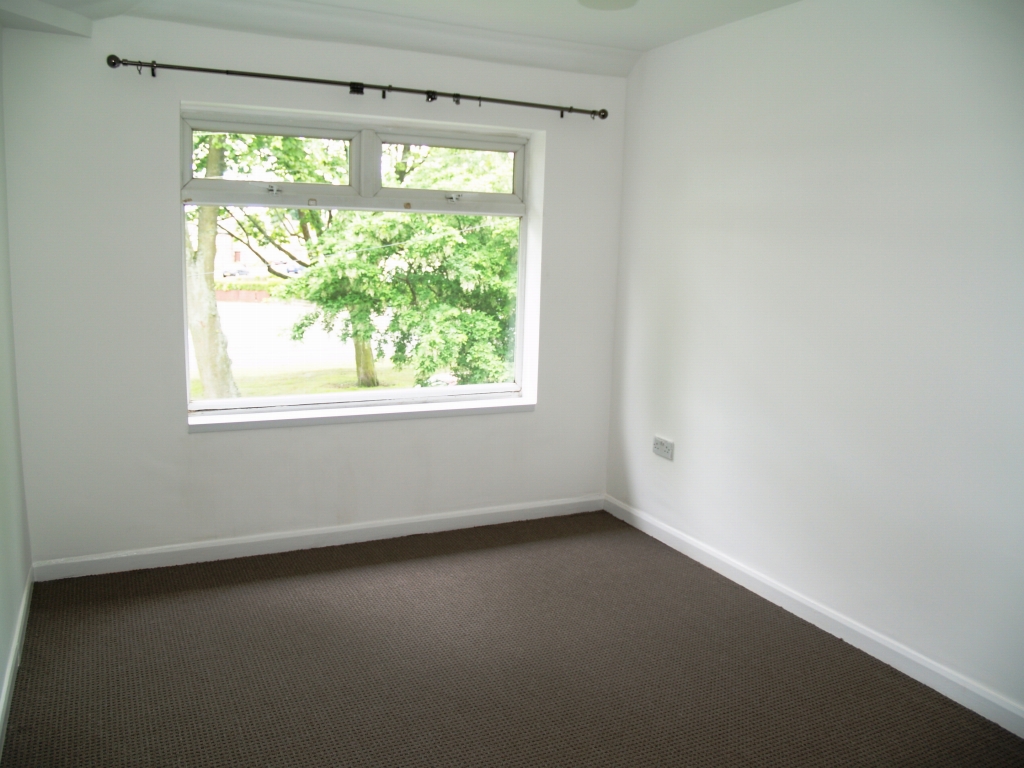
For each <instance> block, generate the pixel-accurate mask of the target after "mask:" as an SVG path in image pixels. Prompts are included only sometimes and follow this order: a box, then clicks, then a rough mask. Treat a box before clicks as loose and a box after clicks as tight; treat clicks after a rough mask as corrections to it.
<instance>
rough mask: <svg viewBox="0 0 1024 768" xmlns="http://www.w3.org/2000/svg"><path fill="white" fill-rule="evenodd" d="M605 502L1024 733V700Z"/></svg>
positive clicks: (837, 633)
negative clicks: (1015, 697) (1009, 697)
mask: <svg viewBox="0 0 1024 768" xmlns="http://www.w3.org/2000/svg"><path fill="white" fill-rule="evenodd" d="M604 508H605V510H607V511H608V512H610V513H611V514H613V515H615V516H616V517H617V518H619V519H620V520H622V521H623V522H625V523H629V524H630V525H632V526H633V527H634V528H637V529H638V530H640V531H643V532H644V533H646V534H648V535H649V536H652V537H654V538H656V539H658V540H659V541H661V542H663V543H664V544H667V545H668V546H670V547H672V548H673V549H675V550H678V551H679V552H682V553H683V554H684V555H687V556H688V557H691V558H693V559H694V560H696V561H697V562H699V563H701V564H702V565H706V566H707V567H708V568H711V569H712V570H713V571H716V572H718V573H720V574H721V575H723V576H725V577H726V578H727V579H729V580H730V581H734V582H736V583H737V584H739V585H741V586H743V587H746V588H747V589H749V590H750V591H751V592H754V593H755V594H757V595H760V596H761V597H763V598H765V599H766V600H768V601H769V602H772V603H775V605H778V606H780V607H781V608H785V609H786V610H787V611H789V612H790V613H792V614H794V615H796V616H799V617H800V618H801V619H803V620H804V621H808V622H810V623H811V624H814V625H815V626H816V627H819V628H820V629H823V630H825V631H826V632H828V633H829V634H831V635H835V636H836V637H838V638H841V639H842V640H844V641H846V642H847V643H849V644H850V645H852V646H854V647H855V648H859V649H860V650H862V651H864V652H865V653H867V654H869V655H871V656H874V657H875V658H876V659H878V660H879V661H882V662H885V663H886V664H888V665H889V666H891V667H893V668H895V669H898V670H899V671H900V672H902V673H903V674H905V675H908V676H909V677H912V678H914V679H915V680H917V681H918V682H920V683H924V684H925V685H927V686H928V687H929V688H932V689H934V690H936V691H938V692H939V693H941V694H942V695H944V696H946V697H948V698H950V699H952V700H953V701H955V702H957V703H958V704H961V705H963V706H965V707H967V708H968V709H970V710H973V711H974V712H977V713H978V714H979V715H981V716H982V717H985V718H987V719H989V720H991V721H992V722H994V723H997V724H999V725H1001V726H1002V727H1003V728H1005V729H1006V730H1008V731H1010V732H1011V733H1014V734H1016V735H1017V736H1020V737H1022V738H1024V706H1022V705H1021V704H1019V703H1018V702H1015V701H1013V700H1011V699H1008V698H1006V697H1005V696H1003V695H1002V694H1000V693H997V692H996V691H993V690H991V689H990V688H987V687H985V686H984V685H982V684H981V683H979V682H977V681H976V680H972V679H971V678H969V677H967V676H965V675H962V674H960V673H959V672H956V671H954V670H952V669H949V668H948V667H945V666H943V665H942V664H939V663H938V662H935V661H932V660H931V659H929V658H928V657H927V656H924V655H922V654H920V653H918V652H917V651H915V650H913V649H911V648H908V647H907V646H905V645H902V644H901V643H898V642H896V641H895V640H893V639H892V638H889V637H886V636H885V635H883V634H881V633H879V632H876V631H875V630H873V629H871V628H870V627H866V626H864V625H863V624H860V623H858V622H857V621H854V620H853V619H851V618H849V617H848V616H844V615H843V614H841V613H839V612H837V611H834V610H832V609H831V608H829V607H828V606H825V605H822V604H821V603H818V602H815V601H814V600H812V599H811V598H809V597H807V596H806V595H802V594H800V593H799V592H796V591H794V590H792V589H790V588H789V587H787V586H785V585H783V584H780V583H779V582H777V581H774V580H773V579H770V578H768V577H767V576H765V575H764V574H762V573H759V572H757V571H755V570H753V569H752V568H749V567H747V566H746V565H743V564H742V563H740V562H738V561H736V560H734V559H732V558H731V557H729V556H728V555H726V554H725V553H723V552H720V551H718V550H716V549H714V548H713V547H709V546H708V545H707V544H705V543H703V542H701V541H698V540H697V539H694V538H693V537H692V536H688V535H686V534H685V533H683V532H682V531H679V530H676V529H675V528H673V527H671V526H669V525H666V524H665V523H663V522H661V521H660V520H658V519H657V518H655V517H653V516H652V515H649V514H647V513H646V512H641V511H640V510H638V509H634V508H633V507H630V506H629V505H628V504H624V503H623V502H621V501H619V500H618V499H615V498H612V497H611V496H606V497H605V505H604Z"/></svg>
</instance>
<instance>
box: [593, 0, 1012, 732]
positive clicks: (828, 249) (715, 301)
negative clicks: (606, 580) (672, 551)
mask: <svg viewBox="0 0 1024 768" xmlns="http://www.w3.org/2000/svg"><path fill="white" fill-rule="evenodd" d="M1022 94H1024V5H1022V4H1020V3H1013V2H1001V3H1000V2H985V3H976V2H975V3H970V2H962V3H958V2H922V1H918V0H905V1H903V2H899V3H891V2H888V0H827V1H826V0H821V1H819V0H807V2H803V3H798V4H796V5H792V6H788V7H786V8H782V9H780V10H777V11H773V12H771V13H767V14H763V15H761V16H757V17H753V18H750V19H747V20H745V21H741V22H738V23H736V24H732V25H730V26H727V27H723V28H721V29H717V30H714V31H711V32H708V33H705V34H702V35H700V36H697V37H693V38H690V39H687V40H684V41H681V42H679V43H675V44H672V45H669V46H666V47H664V48H661V49H658V50H655V51H653V52H651V53H649V54H648V55H646V56H645V58H644V59H643V60H642V61H641V63H640V64H638V66H637V68H636V69H635V70H634V72H633V74H632V75H631V77H630V81H629V88H628V126H627V139H626V157H625V168H626V176H625V184H624V198H623V200H624V202H623V253H622V262H621V265H620V280H619V319H618V322H617V342H616V346H617V350H616V361H615V363H614V368H613V370H614V372H615V373H614V377H615V382H614V385H613V405H612V420H611V438H610V445H611V450H610V455H609V476H608V490H609V494H610V495H611V496H613V497H615V498H617V499H619V500H621V501H622V502H624V503H626V504H628V505H631V506H632V507H634V508H636V509H638V510H640V511H641V512H646V513H648V514H649V515H652V516H653V517H654V518H655V519H656V520H658V521H660V522H662V523H664V524H666V525H668V526H671V527H672V528H674V529H675V530H677V531H679V532H681V533H683V534H684V535H686V536H689V537H692V538H693V539H694V540H696V541H698V542H700V543H701V544H703V545H706V546H708V547H712V548H714V549H717V550H719V551H720V552H721V553H722V554H723V555H724V556H726V557H728V558H732V559H733V560H735V561H737V562H738V563H740V564H742V565H744V566H746V567H747V568H749V569H752V570H754V571H757V572H759V573H760V574H761V575H762V576H764V577H765V578H767V579H773V580H775V581H777V582H778V583H780V584H781V585H783V586H785V587H787V588H789V589H791V590H794V591H795V592H797V593H800V594H802V595H803V596H805V597H806V598H808V599H810V600H813V601H817V602H818V603H820V604H821V605H822V606H824V607H826V608H828V609H831V610H833V611H836V612H838V613H839V614H842V615H844V616H845V617H847V618H849V619H851V620H852V621H855V622H860V623H861V624H862V625H864V626H865V627H866V628H867V629H869V630H873V631H875V632H878V633H881V634H882V635H884V636H886V637H888V638H890V639H892V640H893V641H895V642H897V643H902V644H903V645H905V646H906V647H907V648H909V649H910V650H911V651H916V652H918V653H920V654H923V655H924V657H926V658H927V659H930V660H932V661H934V662H935V663H937V664H939V665H943V666H945V667H946V668H947V669H948V670H951V671H952V672H954V673H958V674H960V675H964V676H966V678H968V679H970V680H972V681H974V682H976V683H977V684H978V685H979V686H981V687H983V688H988V689H990V690H991V691H992V692H994V696H995V697H996V698H998V697H999V696H1002V697H1005V699H1004V700H1003V701H1004V703H1007V702H1009V704H1010V705H1011V707H1012V706H1016V707H1017V708H1018V709H1017V711H1018V712H1024V709H1021V708H1020V707H1021V706H1022V705H1024V651H1022V649H1024V556H1022V553H1024V514H1022V511H1024V333H1022V332H1024V97H1022ZM655 433H657V434H660V435H663V436H666V437H669V438H673V439H675V441H676V457H675V461H674V462H672V463H669V462H667V461H665V460H663V459H660V458H657V457H655V456H654V455H653V453H652V452H651V440H652V436H653V435H654V434H655ZM1018 717H1019V715H1018ZM1021 723H1024V720H1021Z"/></svg>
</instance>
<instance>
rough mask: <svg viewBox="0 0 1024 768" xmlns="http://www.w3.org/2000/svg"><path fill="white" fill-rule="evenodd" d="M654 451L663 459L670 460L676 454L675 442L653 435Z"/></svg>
mask: <svg viewBox="0 0 1024 768" xmlns="http://www.w3.org/2000/svg"><path fill="white" fill-rule="evenodd" d="M654 453H655V454H657V455H658V456H661V458H663V459H668V460H669V461H672V460H673V458H674V457H675V455H676V444H675V443H673V442H672V441H671V440H666V439H665V438H664V437H658V436H657V435H655V436H654Z"/></svg>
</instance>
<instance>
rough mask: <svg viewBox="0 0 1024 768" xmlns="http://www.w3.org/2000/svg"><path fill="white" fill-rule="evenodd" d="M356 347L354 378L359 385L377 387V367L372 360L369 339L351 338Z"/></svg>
mask: <svg viewBox="0 0 1024 768" xmlns="http://www.w3.org/2000/svg"><path fill="white" fill-rule="evenodd" d="M352 341H353V343H354V344H355V347H356V378H358V380H359V386H360V387H378V386H380V382H379V381H377V368H376V366H375V365H374V362H373V347H372V346H371V345H370V340H369V339H363V338H360V337H358V336H356V337H354V338H353V339H352Z"/></svg>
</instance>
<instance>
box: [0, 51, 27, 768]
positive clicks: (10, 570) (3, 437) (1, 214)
mask: <svg viewBox="0 0 1024 768" xmlns="http://www.w3.org/2000/svg"><path fill="white" fill-rule="evenodd" d="M2 59H3V51H2V46H0V61H2ZM0 67H2V64H0ZM0 75H2V72H0ZM0 79H2V78H0ZM10 289H11V284H10V260H9V253H8V248H7V182H6V168H5V166H4V134H3V92H2V90H0V753H2V752H3V742H4V734H5V733H6V726H7V706H8V703H9V697H10V695H11V692H12V690H13V686H12V683H13V681H14V672H15V669H16V667H15V665H16V662H17V658H16V655H17V647H18V643H19V642H20V631H21V628H22V625H21V620H22V618H23V617H22V610H23V606H22V602H23V600H24V598H25V595H26V591H25V590H26V584H27V582H28V579H29V571H30V569H31V560H30V559H29V540H28V526H27V523H26V520H25V498H24V492H23V488H22V482H21V453H20V447H19V439H18V435H19V429H18V395H17V389H16V385H15V380H14V330H13V324H12V316H11V290H10Z"/></svg>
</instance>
